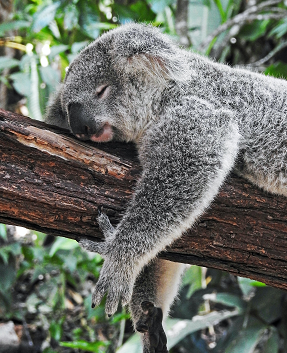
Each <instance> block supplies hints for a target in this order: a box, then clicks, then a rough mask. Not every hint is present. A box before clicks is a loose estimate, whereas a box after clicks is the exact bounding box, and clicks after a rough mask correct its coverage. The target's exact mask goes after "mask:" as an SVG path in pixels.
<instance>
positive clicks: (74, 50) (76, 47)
mask: <svg viewBox="0 0 287 353" xmlns="http://www.w3.org/2000/svg"><path fill="white" fill-rule="evenodd" d="M88 43H89V42H88V41H87V40H85V41H84V42H76V43H73V44H72V47H71V52H72V54H77V53H78V52H79V51H80V50H81V49H83V48H84V47H85V46H87V45H88Z"/></svg>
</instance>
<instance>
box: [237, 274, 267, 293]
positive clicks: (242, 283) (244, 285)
mask: <svg viewBox="0 0 287 353" xmlns="http://www.w3.org/2000/svg"><path fill="white" fill-rule="evenodd" d="M237 281H238V284H239V287H240V289H241V291H242V293H243V295H248V294H249V293H250V292H251V291H254V287H264V286H265V284H264V283H262V282H258V281H254V280H253V279H250V278H245V277H237Z"/></svg>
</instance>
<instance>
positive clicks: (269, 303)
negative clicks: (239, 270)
mask: <svg viewBox="0 0 287 353" xmlns="http://www.w3.org/2000/svg"><path fill="white" fill-rule="evenodd" d="M259 3H261V2H259ZM176 10H177V3H176V1H175V0H100V1H97V2H95V1H94V2H93V1H85V0H75V1H73V2H69V1H67V0H57V1H56V0H24V1H23V2H20V1H18V0H17V1H16V2H14V11H13V13H12V14H11V16H10V18H9V19H8V21H6V22H3V23H0V49H4V55H3V56H0V86H1V85H5V86H6V87H7V90H8V97H7V105H8V107H9V108H10V109H15V110H18V111H20V112H22V113H24V114H27V115H30V116H31V117H33V118H35V119H39V120H41V119H42V118H43V114H44V112H45V107H46V104H47V100H48V98H49V96H50V95H51V94H53V92H54V91H55V90H56V89H57V87H58V84H59V82H60V81H61V80H62V79H63V78H64V76H65V70H66V68H67V66H68V65H69V64H70V63H71V61H72V60H73V59H74V58H75V57H76V56H77V54H78V53H79V51H80V50H81V49H82V48H83V47H84V46H86V45H87V44H88V43H89V42H90V41H92V40H93V39H95V38H97V37H98V36H99V35H100V34H101V33H103V32H104V31H106V30H109V29H112V28H115V27H116V26H117V25H119V24H120V23H125V22H128V21H138V22H149V23H152V24H153V25H157V26H160V28H161V29H162V31H163V32H166V33H168V34H170V35H171V36H172V37H173V38H174V39H175V40H178V39H179V38H178V36H177V33H176V18H175V13H176ZM248 11H250V9H249V8H248V2H243V1H242V0H236V1H231V0H203V1H202V0H197V1H192V2H190V3H189V11H188V13H187V14H186V18H187V22H188V36H189V37H190V39H191V43H192V49H193V50H196V51H201V52H202V53H203V54H209V55H211V56H213V57H215V58H216V59H217V60H219V61H225V62H228V63H229V64H231V65H243V66H244V65H249V68H251V69H253V70H256V71H261V72H265V74H268V75H273V76H276V77H284V78H287V63H286V62H287V60H286V57H287V56H286V48H287V44H286V38H287V20H286V16H285V17H284V16H283V15H284V14H285V11H286V7H285V5H284V3H277V4H274V3H273V4H272V6H269V7H266V8H264V9H263V10H260V9H258V10H257V12H255V14H256V15H258V16H257V17H256V18H255V17H254V18H251V17H248V20H247V21H245V22H244V21H241V22H236V26H235V25H234V23H233V24H232V20H233V19H234V18H235V17H236V16H238V15H242V14H246V13H247V12H248ZM280 14H282V17H281V18H280ZM275 15H276V16H277V17H276V16H275ZM260 16H261V17H260ZM226 23H231V24H230V25H229V26H227V27H226V28H225V27H224V28H225V29H224V30H223V31H221V32H214V31H216V30H217V29H218V28H220V27H219V26H220V25H221V26H222V25H224V24H226ZM212 33H213V35H212ZM214 33H215V34H214ZM209 36H210V40H209V41H208V42H207V44H206V45H203V43H204V41H205V40H206V39H207V38H209ZM8 48H12V49H14V52H13V55H12V56H11V54H9V53H8V51H7V50H6V49H8ZM0 55H1V50H0ZM5 55H6V56H5ZM11 97H13V99H11ZM10 101H13V102H15V101H16V105H14V106H11V107H10V106H9V102H10ZM44 239H45V237H44V235H43V234H40V233H35V232H34V233H31V235H30V240H29V239H28V241H27V242H15V241H14V240H13V238H11V237H9V236H7V229H6V226H5V225H2V224H1V225H0V273H1V278H0V319H1V321H2V320H3V321H4V320H9V319H12V320H14V321H18V322H21V323H26V322H27V323H28V324H29V327H30V328H31V329H29V332H31V335H32V338H33V341H34V342H35V340H36V339H37V338H36V337H39V336H41V335H42V336H41V343H40V347H41V348H40V350H39V351H43V352H46V353H53V352H59V353H61V352H74V351H92V352H114V351H115V349H116V347H117V346H120V345H121V348H120V349H119V352H121V353H124V352H129V353H135V352H139V351H140V348H139V338H138V336H136V335H132V330H131V328H130V327H129V324H128V322H129V316H128V314H126V313H125V312H124V311H121V310H119V311H118V313H117V314H116V315H115V316H114V318H113V319H112V320H109V322H108V321H107V318H106V317H105V314H104V305H103V303H102V304H101V305H100V306H99V307H98V308H96V309H94V310H92V309H91V307H90V303H91V288H92V284H93V283H94V282H95V281H96V279H97V277H98V275H99V270H100V266H101V263H102V260H101V258H100V257H99V256H97V255H93V256H92V255H91V254H87V253H86V252H83V251H82V250H81V249H80V248H79V247H78V245H77V243H76V242H74V241H71V240H67V239H62V238H58V239H56V240H55V241H54V242H53V243H52V244H51V245H49V246H45V245H44ZM180 299H181V300H180V303H178V304H176V305H175V306H174V307H173V310H172V316H173V317H175V318H176V319H170V320H169V322H168V323H167V328H168V331H167V334H168V337H169V344H170V348H171V352H173V353H176V352H179V351H181V352H190V351H192V352H193V353H199V352H200V353H204V352H215V353H220V352H224V353H241V352H242V353H243V352H244V353H249V352H250V353H252V352H254V353H255V352H262V353H271V352H272V353H276V352H278V353H279V352H280V353H282V352H286V351H287V337H286V336H287V334H286V332H287V327H286V322H287V321H286V318H284V313H285V312H286V298H285V295H284V293H283V292H281V291H279V290H276V289H273V288H269V287H266V286H264V285H263V284H261V283H258V282H256V281H251V280H248V279H243V278H240V277H238V279H237V280H235V278H234V277H233V276H231V275H228V274H226V273H223V272H219V271H215V270H208V271H205V270H204V269H202V268H199V267H196V266H192V267H190V268H189V269H188V270H187V271H186V274H185V276H184V279H183V286H182V290H181V294H180ZM32 328H34V331H33V330H32ZM33 332H34V333H33ZM40 333H41V335H40ZM27 337H28V334H27ZM28 338H29V337H28ZM28 338H27V339H28ZM123 341H124V344H123V345H122V342H123Z"/></svg>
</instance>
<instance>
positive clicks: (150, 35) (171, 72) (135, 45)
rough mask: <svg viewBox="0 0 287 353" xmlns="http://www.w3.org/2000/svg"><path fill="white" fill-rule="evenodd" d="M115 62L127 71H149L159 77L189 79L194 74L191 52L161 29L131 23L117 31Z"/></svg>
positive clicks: (176, 79)
mask: <svg viewBox="0 0 287 353" xmlns="http://www.w3.org/2000/svg"><path fill="white" fill-rule="evenodd" d="M114 35H115V36H114V43H115V44H114V57H115V58H116V59H115V62H114V64H115V65H116V66H118V67H119V68H121V69H122V70H125V71H130V72H133V73H134V72H136V71H145V72H147V73H148V74H150V75H151V76H153V77H154V78H155V79H158V80H164V81H166V80H175V81H186V80H188V79H189V78H190V75H192V70H191V69H190V68H189V65H188V60H187V54H186V52H185V51H183V50H181V49H180V48H178V47H177V46H176V45H175V44H174V43H173V42H172V41H171V40H170V39H169V37H168V36H166V35H164V34H162V33H161V32H160V31H159V29H157V28H155V27H152V26H146V25H138V24H131V25H125V26H123V27H120V28H119V29H118V30H115V31H114Z"/></svg>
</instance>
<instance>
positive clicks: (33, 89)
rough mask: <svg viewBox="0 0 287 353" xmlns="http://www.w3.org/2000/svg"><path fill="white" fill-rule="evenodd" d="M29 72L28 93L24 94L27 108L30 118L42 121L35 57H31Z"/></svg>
mask: <svg viewBox="0 0 287 353" xmlns="http://www.w3.org/2000/svg"><path fill="white" fill-rule="evenodd" d="M30 70H31V73H30V91H29V93H28V94H27V93H26V94H25V95H26V97H27V107H28V110H29V114H30V116H31V118H32V119H36V120H40V121H41V120H43V117H42V113H41V107H40V94H39V89H40V85H39V72H38V67H37V60H36V56H33V57H31V62H30ZM26 84H27V82H26Z"/></svg>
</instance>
